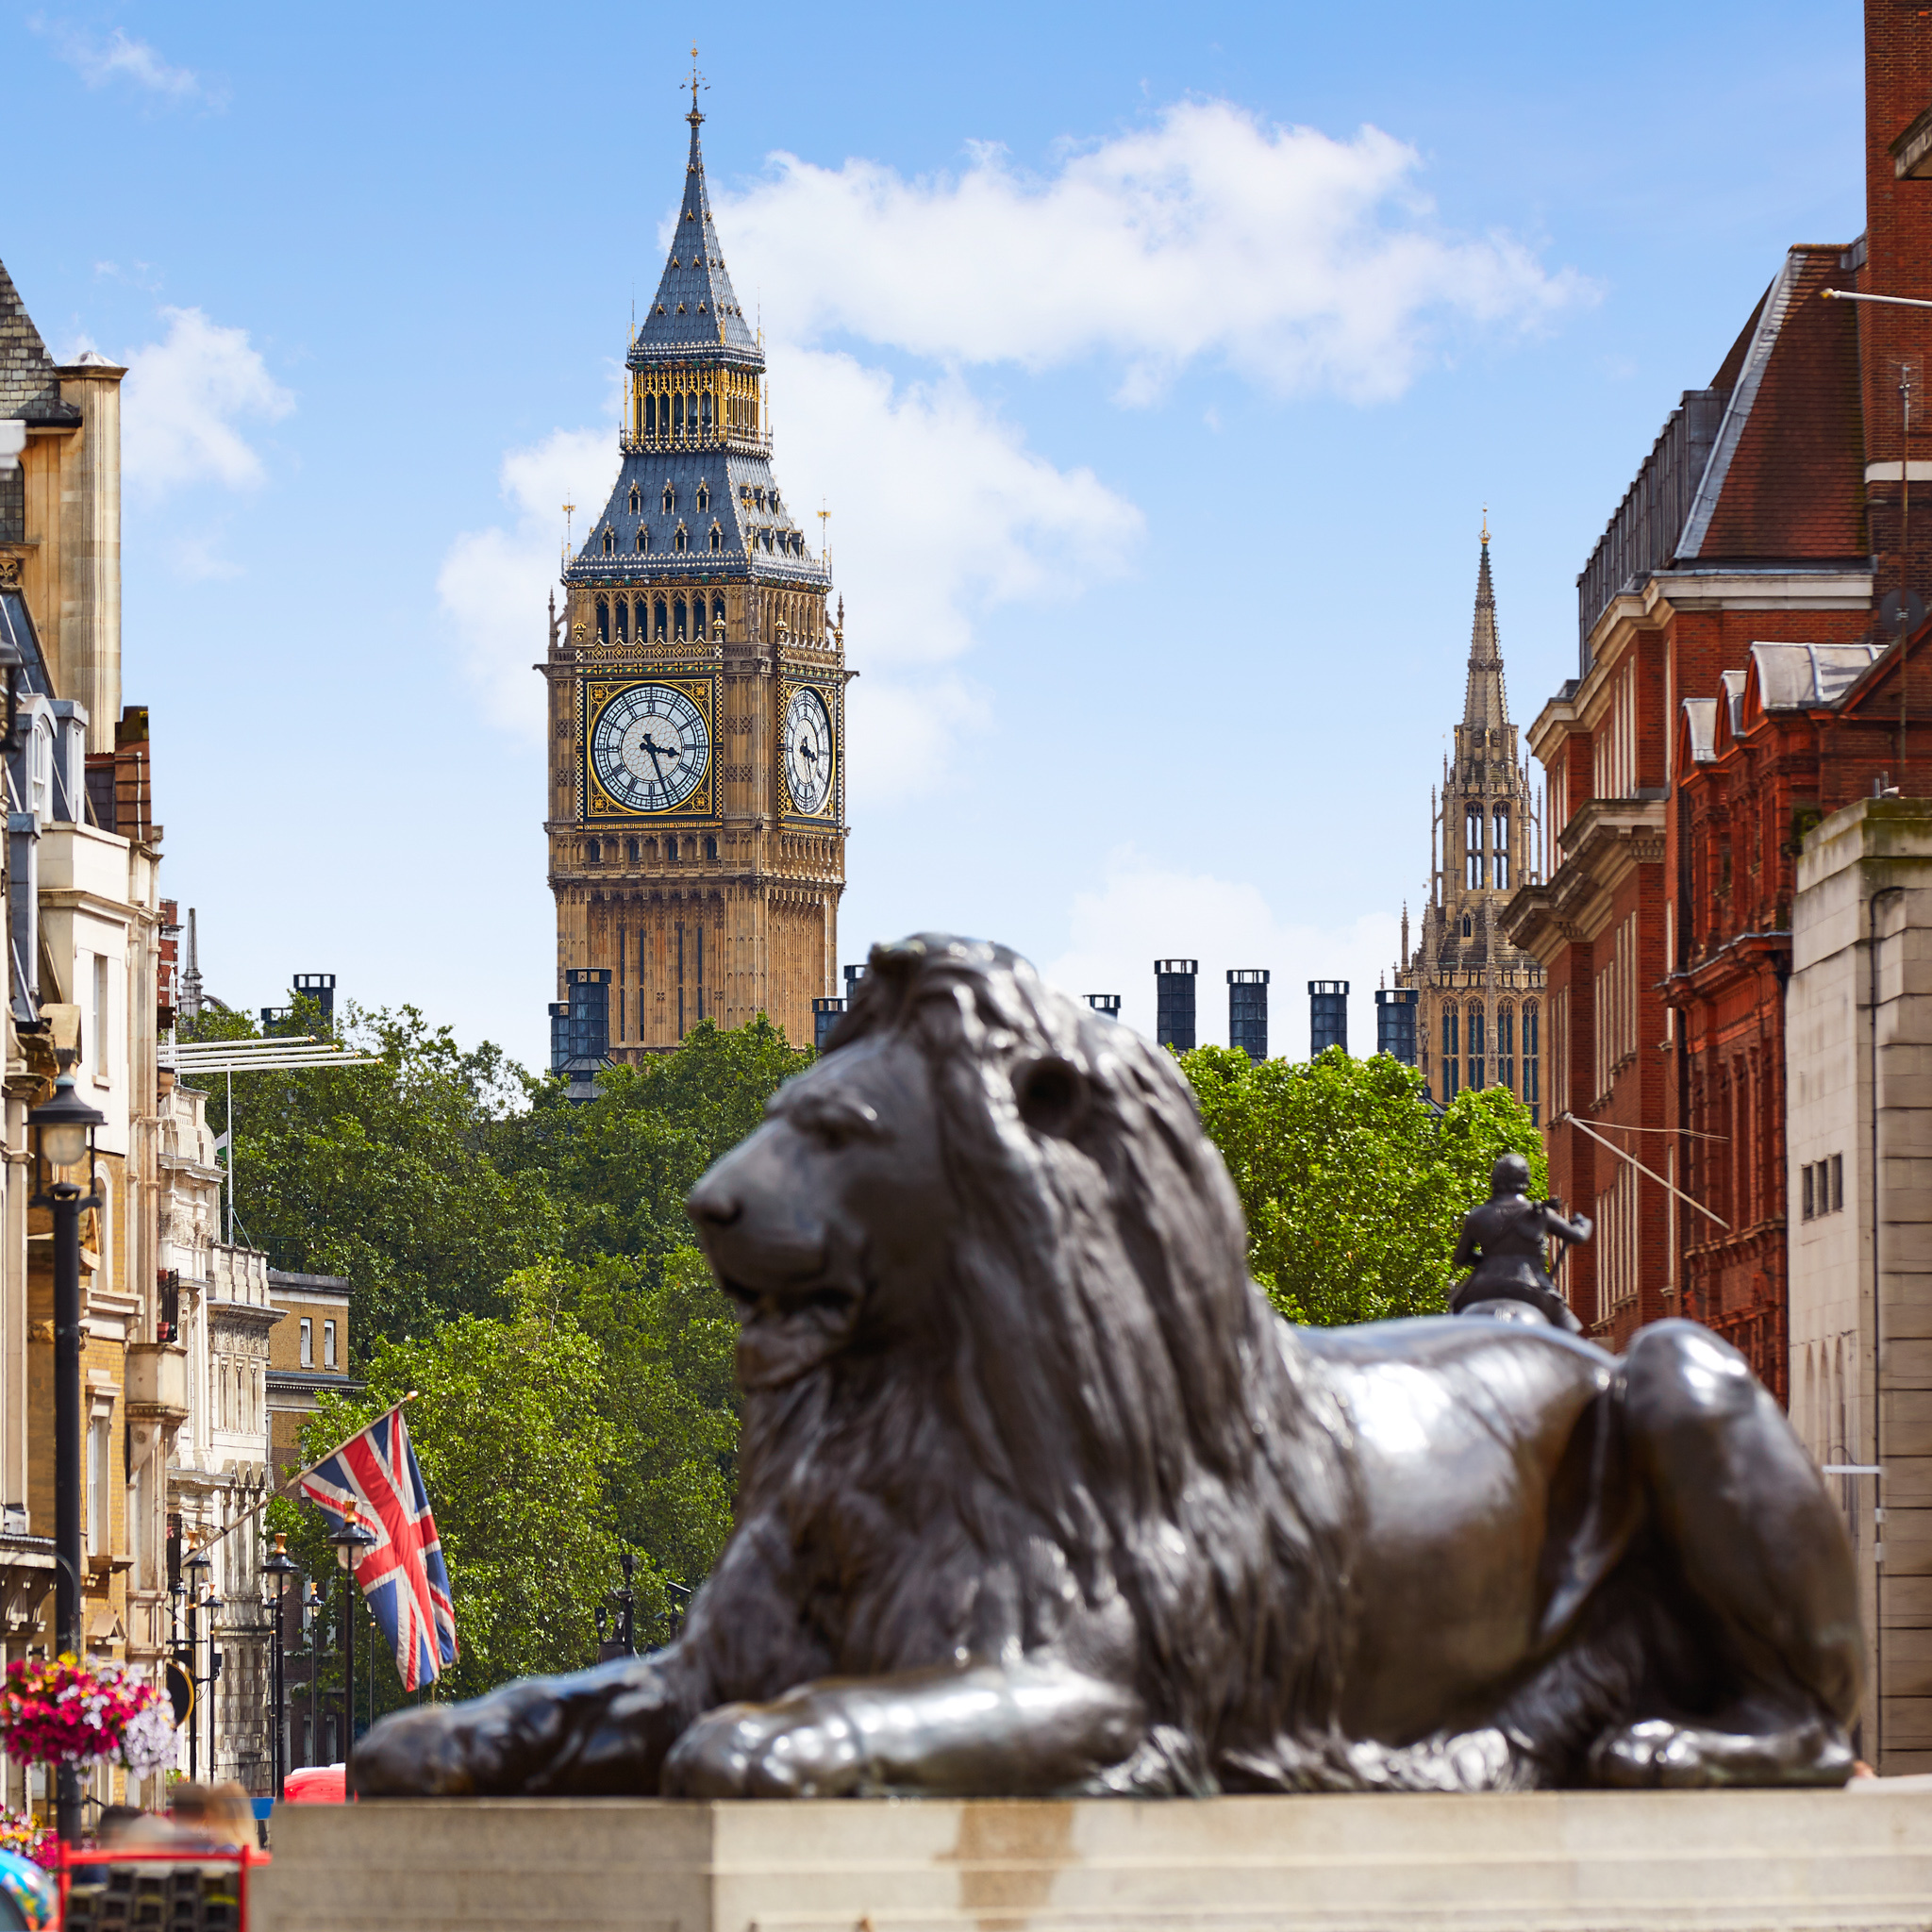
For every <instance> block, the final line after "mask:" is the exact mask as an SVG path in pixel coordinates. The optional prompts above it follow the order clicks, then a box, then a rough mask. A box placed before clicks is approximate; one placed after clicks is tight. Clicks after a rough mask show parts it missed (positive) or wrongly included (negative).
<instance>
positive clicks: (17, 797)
mask: <svg viewBox="0 0 1932 1932" xmlns="http://www.w3.org/2000/svg"><path fill="white" fill-rule="evenodd" d="M124 374H125V371H123V370H122V369H120V368H118V367H116V366H115V365H113V364H112V363H109V362H108V361H107V360H106V358H102V357H100V356H97V355H92V354H90V355H87V356H84V357H83V358H80V360H79V361H78V362H76V363H74V364H72V365H59V366H57V365H56V364H55V363H54V361H53V360H52V358H50V357H49V356H48V354H47V351H46V347H45V344H44V342H43V341H42V338H41V336H40V333H39V331H38V329H36V328H35V326H34V325H33V321H32V318H31V317H30V316H29V315H28V313H27V311H26V308H25V304H24V303H23V302H22V300H21V298H20V295H19V292H18V291H17V290H16V288H15V287H14V284H13V282H12V281H11V279H10V278H9V277H8V275H7V273H6V271H5V270H4V268H0V637H4V640H5V641H6V642H7V643H8V645H10V646H11V647H12V649H13V650H14V651H15V652H16V653H17V654H18V658H19V661H20V667H21V668H20V674H19V679H20V707H19V709H20V718H19V728H18V730H17V732H16V734H15V738H14V740H13V742H12V743H11V744H10V745H8V746H7V747H5V757H4V762H5V767H6V782H7V786H8V838H7V843H6V848H5V854H4V858H5V898H6V914H7V940H8V943H7V945H6V948H5V954H4V959H0V971H4V974H5V988H4V991H5V1019H4V1040H0V1056H4V1075H0V1086H4V1092H5V1117H4V1135H5V1143H6V1156H7V1158H6V1161H5V1163H4V1176H0V1661H4V1660H5V1659H6V1658H8V1657H16V1656H19V1655H21V1654H22V1652H23V1650H25V1649H26V1648H30V1647H36V1646H39V1647H44V1646H45V1645H46V1644H47V1643H48V1642H49V1641H51V1639H52V1637H53V1635H54V1631H53V1617H54V1592H53V1587H52V1586H53V1575H54V1564H53V1544H52V1536H53V1530H54V1461H55V1441H54V1424H53V1357H54V1336H53V1320H52V1317H53V1284H52V1253H51V1248H52V1244H51V1242H50V1241H48V1240H47V1239H46V1237H47V1235H48V1233H49V1231H50V1225H51V1224H50V1219H49V1216H48V1213H47V1210H46V1209H44V1208H38V1207H36V1206H34V1204H33V1196H34V1193H35V1191H36V1175H35V1173H34V1164H33V1159H32V1156H31V1152H30V1147H29V1136H28V1131H27V1127H26V1114H27V1110H28V1109H29V1108H31V1107H32V1106H34V1105H35V1104H37V1103H38V1102H39V1101H41V1100H42V1099H44V1098H46V1097H47V1096H48V1094H49V1093H50V1092H51V1091H52V1081H53V1078H54V1076H55V1074H57V1072H58V1071H60V1070H61V1069H63V1068H64V1069H67V1070H69V1071H71V1072H72V1073H73V1074H74V1077H75V1089H76V1091H77V1093H78V1094H79V1096H80V1098H82V1099H83V1100H85V1101H86V1102H88V1103H89V1104H90V1105H92V1107H93V1108H96V1109H97V1110H98V1111H99V1112H100V1113H101V1114H102V1115H103V1117H104V1124H103V1125H102V1126H101V1128H100V1129H99V1131H98V1134H97V1137H96V1146H97V1160H96V1164H95V1181H96V1191H97V1192H99V1193H100V1194H101V1195H102V1197H103V1205H102V1207H101V1208H99V1209H97V1210H90V1211H89V1212H88V1214H87V1215H85V1216H84V1217H83V1226H82V1252H81V1271H82V1272H81V1299H82V1403H81V1418H80V1425H81V1430H82V1440H81V1441H80V1443H79V1445H78V1447H79V1450H80V1462H81V1471H82V1481H83V1491H82V1498H81V1502H82V1548H83V1569H84V1575H83V1578H82V1586H83V1587H82V1601H81V1623H82V1628H83V1633H84V1641H85V1644H86V1647H87V1650H88V1652H89V1654H90V1655H91V1656H94V1657H105V1658H111V1659H114V1660H116V1661H123V1662H125V1663H128V1664H130V1665H132V1666H133V1667H134V1668H135V1669H136V1670H138V1671H142V1672H158V1670H159V1669H160V1667H161V1665H162V1663H163V1660H164V1651H165V1644H166V1641H167V1614H166V1604H167V1591H166V1570H165V1550H166V1523H165V1509H166V1477H165V1467H166V1459H167V1456H168V1453H169V1449H170V1446H171V1443H172V1439H173V1435H174V1432H175V1429H177V1428H178V1426H179V1424H180V1419H181V1417H182V1415H183V1413H184V1412H185V1407H186V1402H185V1357H184V1355H183V1352H182V1350H181V1349H180V1347H179V1345H178V1344H177V1343H176V1342H175V1341H174V1339H173V1337H172V1334H171V1333H170V1331H169V1328H168V1324H167V1317H166V1315H165V1312H164V1308H165V1303H164V1298H163V1293H162V1287H161V1281H160V1274H159V1268H158V1193H159V1170H158V1138H159V1137H158V1126H159V1118H158V1074H157V1064H156V1046H157V1026H158V986H159V951H160V943H161V933H160V926H161V923H162V921H161V912H160V902H159V898H158V869H159V861H160V854H159V849H158V848H159V845H160V842H161V830H160V827H159V826H158V824H155V823H154V817H153V798H152V786H151V765H150V749H151V748H150V745H149V741H148V728H147V716H146V713H145V712H144V711H143V710H142V709H140V708H124V706H123V704H122V691H121V489H120V474H121V473H120V461H121V420H120V384H121V379H122V376H123V375H124ZM124 1788H125V1780H124V1779H123V1778H122V1777H121V1775H120V1774H118V1773H109V1772H108V1771H106V1770H103V1771H101V1772H100V1773H98V1774H96V1776H95V1778H94V1780H93V1784H92V1795H93V1796H94V1797H95V1798H97V1799H103V1800H104V1799H106V1798H108V1797H109V1796H111V1795H120V1794H121V1793H122V1791H123V1790H124ZM41 1795H42V1794H41V1793H39V1792H37V1791H35V1790H34V1789H33V1781H32V1780H30V1779H28V1778H27V1777H26V1776H25V1774H24V1770H23V1767H19V1766H15V1765H10V1764H6V1763H4V1762H0V1801H4V1802H6V1803H8V1804H11V1805H19V1804H21V1803H22V1802H23V1801H25V1799H27V1798H28V1797H34V1798H36V1799H38V1798H39V1797H40V1796H41Z"/></svg>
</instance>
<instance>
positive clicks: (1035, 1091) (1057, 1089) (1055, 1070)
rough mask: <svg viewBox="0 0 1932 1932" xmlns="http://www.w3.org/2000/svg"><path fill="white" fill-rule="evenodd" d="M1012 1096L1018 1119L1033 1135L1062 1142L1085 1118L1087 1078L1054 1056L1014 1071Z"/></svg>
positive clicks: (1077, 1069) (1087, 1095) (1070, 1062)
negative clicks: (1015, 1102) (1051, 1137)
mask: <svg viewBox="0 0 1932 1932" xmlns="http://www.w3.org/2000/svg"><path fill="white" fill-rule="evenodd" d="M1013 1096H1014V1098H1015V1099H1016V1100H1017V1101H1018V1102H1019V1105H1020V1118H1021V1119H1022V1120H1023V1121H1024V1122H1025V1123H1026V1124H1027V1125H1028V1126H1029V1127H1031V1128H1032V1129H1033V1131H1034V1132H1035V1133H1036V1134H1054V1135H1057V1136H1058V1137H1060V1138H1061V1139H1064V1138H1065V1137H1066V1136H1067V1135H1069V1134H1071V1133H1073V1132H1074V1129H1075V1128H1076V1127H1078V1126H1079V1124H1080V1123H1081V1122H1082V1121H1083V1120H1085V1119H1086V1118H1087V1102H1088V1098H1089V1089H1088V1082H1087V1075H1086V1074H1083V1073H1082V1072H1081V1071H1080V1069H1079V1068H1078V1067H1076V1066H1075V1065H1074V1063H1073V1061H1072V1060H1068V1059H1062V1058H1060V1057H1059V1055H1058V1054H1049V1055H1047V1056H1046V1057H1045V1058H1042V1059H1037V1060H1027V1061H1026V1062H1025V1063H1024V1065H1022V1066H1019V1067H1017V1068H1015V1069H1014V1072H1013Z"/></svg>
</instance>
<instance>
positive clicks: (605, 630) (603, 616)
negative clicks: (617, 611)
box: [597, 597, 610, 644]
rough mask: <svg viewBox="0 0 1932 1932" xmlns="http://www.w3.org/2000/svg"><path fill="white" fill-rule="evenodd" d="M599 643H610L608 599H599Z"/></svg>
mask: <svg viewBox="0 0 1932 1932" xmlns="http://www.w3.org/2000/svg"><path fill="white" fill-rule="evenodd" d="M597 641H598V642H599V643H600V644H608V642H609V641H610V600H609V599H608V597H599V598H598V599H597Z"/></svg>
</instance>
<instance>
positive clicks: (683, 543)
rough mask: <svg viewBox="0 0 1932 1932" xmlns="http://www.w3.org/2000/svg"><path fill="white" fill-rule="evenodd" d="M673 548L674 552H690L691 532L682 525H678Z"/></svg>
mask: <svg viewBox="0 0 1932 1932" xmlns="http://www.w3.org/2000/svg"><path fill="white" fill-rule="evenodd" d="M671 547H672V549H674V550H689V549H690V548H691V532H690V531H689V530H687V529H686V528H685V527H684V525H682V524H679V525H678V526H677V534H676V536H675V537H674V538H672V540H671Z"/></svg>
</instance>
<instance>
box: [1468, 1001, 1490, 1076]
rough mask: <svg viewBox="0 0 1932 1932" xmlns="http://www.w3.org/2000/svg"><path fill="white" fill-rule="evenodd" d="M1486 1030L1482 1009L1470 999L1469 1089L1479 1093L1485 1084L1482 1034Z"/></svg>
mask: <svg viewBox="0 0 1932 1932" xmlns="http://www.w3.org/2000/svg"><path fill="white" fill-rule="evenodd" d="M1486 1030H1487V1023H1486V1021H1485V1020H1484V1017H1483V1009H1482V1008H1481V1007H1479V1006H1477V1005H1476V1003H1475V1002H1474V1000H1472V1001H1471V1002H1470V1007H1469V1091H1471V1092H1472V1093H1480V1092H1481V1091H1482V1090H1483V1087H1484V1085H1485V1084H1486V1083H1485V1081H1484V1079H1483V1054H1484V1048H1485V1041H1484V1038H1483V1036H1484V1033H1485V1031H1486Z"/></svg>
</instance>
